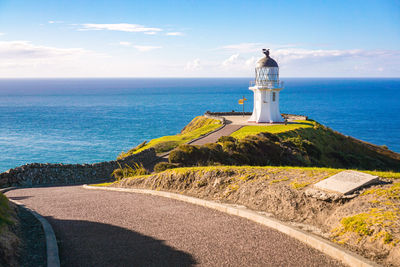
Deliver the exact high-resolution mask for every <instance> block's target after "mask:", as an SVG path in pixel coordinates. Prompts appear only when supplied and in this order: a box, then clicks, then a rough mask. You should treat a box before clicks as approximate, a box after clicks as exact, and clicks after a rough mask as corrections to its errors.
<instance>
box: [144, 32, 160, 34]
mask: <svg viewBox="0 0 400 267" xmlns="http://www.w3.org/2000/svg"><path fill="white" fill-rule="evenodd" d="M144 34H147V35H155V34H157V32H144Z"/></svg>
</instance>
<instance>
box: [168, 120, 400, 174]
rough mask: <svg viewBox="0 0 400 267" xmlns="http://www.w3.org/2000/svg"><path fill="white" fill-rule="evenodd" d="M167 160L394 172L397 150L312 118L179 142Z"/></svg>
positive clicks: (398, 159) (398, 167) (185, 163)
mask: <svg viewBox="0 0 400 267" xmlns="http://www.w3.org/2000/svg"><path fill="white" fill-rule="evenodd" d="M169 161H170V163H172V164H175V165H176V166H199V165H200V166H208V165H254V166H270V165H273V166H308V167H311V166H315V167H331V168H345V169H360V170H383V171H400V155H399V154H398V153H395V152H392V151H390V150H388V149H387V148H384V147H379V146H375V145H372V144H369V143H366V142H362V141H360V140H357V139H355V138H352V137H348V136H344V135H342V134H340V133H338V132H336V131H333V130H332V129H330V128H327V127H325V126H323V125H321V124H319V123H317V122H315V121H303V122H298V123H296V124H288V125H277V126H246V127H243V128H241V129H240V130H238V131H237V132H235V133H233V134H232V135H231V136H227V137H221V138H220V139H219V142H218V143H216V144H206V145H202V146H192V145H187V144H183V145H180V146H179V147H178V148H177V149H175V150H174V151H172V152H171V153H170V156H169ZM164 165H166V164H165V163H164ZM169 166H173V165H169Z"/></svg>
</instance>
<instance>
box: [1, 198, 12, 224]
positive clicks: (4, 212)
mask: <svg viewBox="0 0 400 267" xmlns="http://www.w3.org/2000/svg"><path fill="white" fill-rule="evenodd" d="M12 223H13V221H12V220H11V219H10V206H9V204H8V199H7V197H6V196H5V195H3V193H0V231H1V229H2V228H3V226H4V225H7V224H12Z"/></svg>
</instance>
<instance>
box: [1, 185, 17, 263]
mask: <svg viewBox="0 0 400 267" xmlns="http://www.w3.org/2000/svg"><path fill="white" fill-rule="evenodd" d="M16 221H17V215H16V212H15V210H14V208H13V207H12V206H11V204H10V202H9V201H8V199H7V197H6V196H4V194H3V193H0V266H18V246H19V244H20V241H19V239H18V237H17V235H16V233H15V232H16V231H15V227H14V226H15V224H16Z"/></svg>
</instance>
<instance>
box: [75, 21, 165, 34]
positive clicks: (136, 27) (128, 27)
mask: <svg viewBox="0 0 400 267" xmlns="http://www.w3.org/2000/svg"><path fill="white" fill-rule="evenodd" d="M79 30H81V31H82V30H83V31H90V30H97V31H99V30H108V31H121V32H142V33H146V34H155V33H157V32H160V31H162V29H160V28H155V27H146V26H143V25H140V24H129V23H116V24H95V23H86V24H81V28H79Z"/></svg>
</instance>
